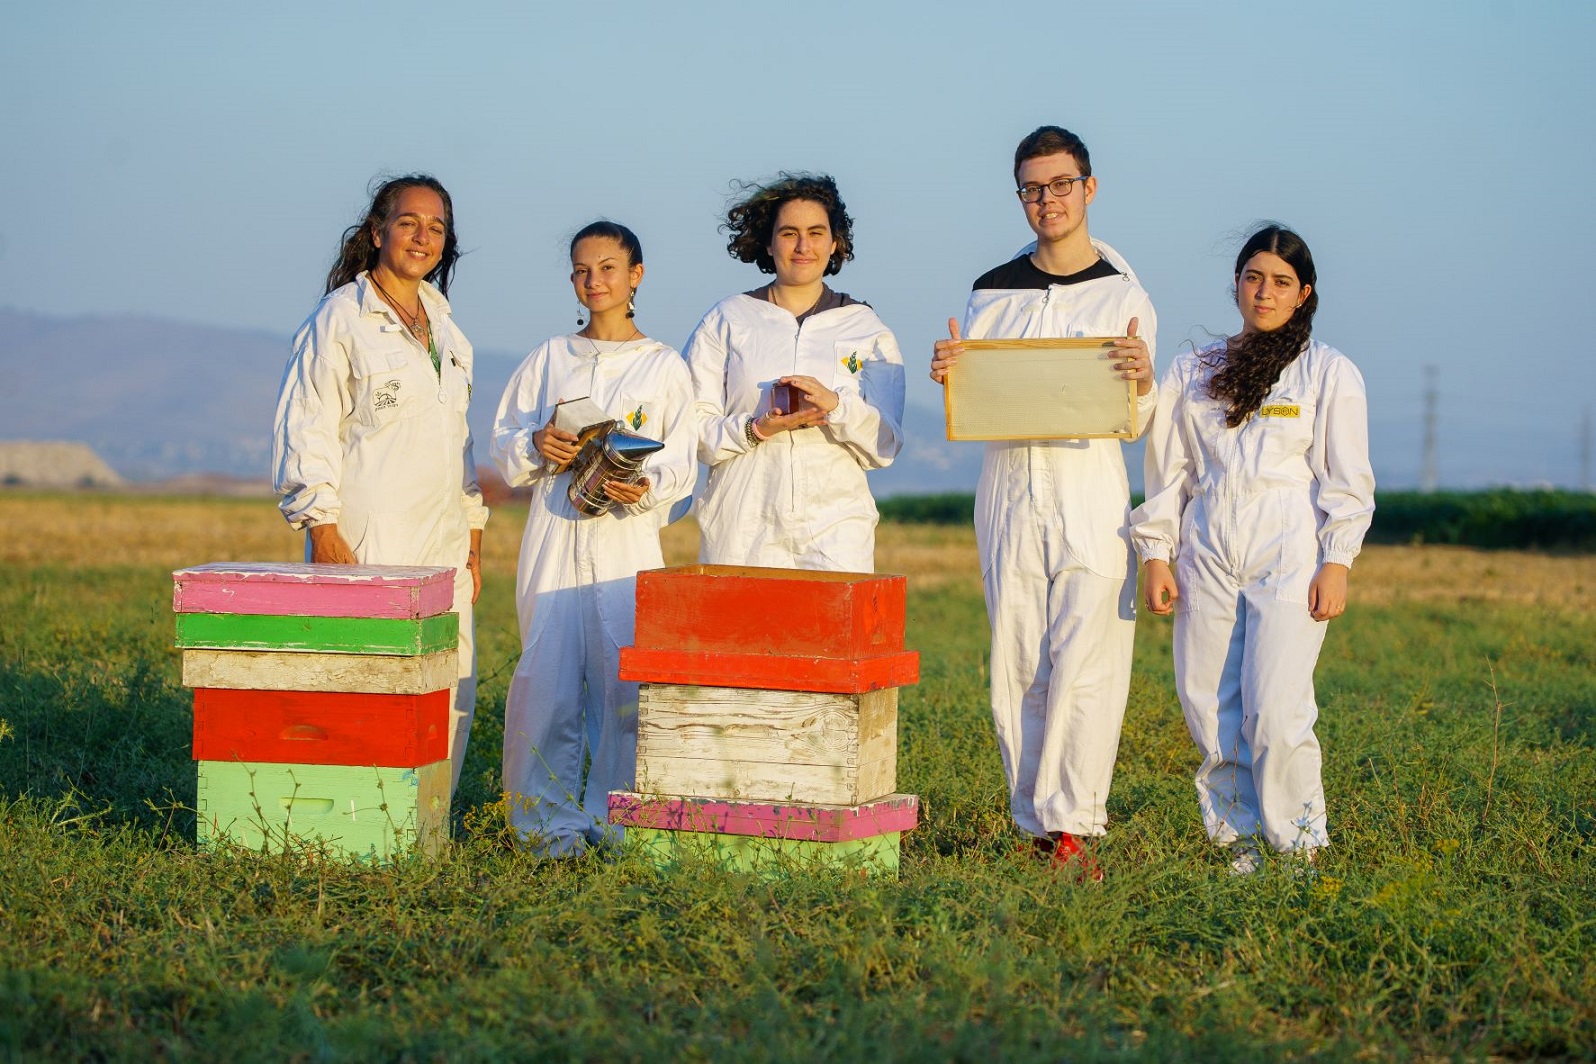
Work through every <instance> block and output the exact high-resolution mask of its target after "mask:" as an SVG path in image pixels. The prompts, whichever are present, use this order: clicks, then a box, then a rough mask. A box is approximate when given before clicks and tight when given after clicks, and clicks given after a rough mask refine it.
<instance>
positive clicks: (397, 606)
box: [172, 562, 454, 620]
mask: <svg viewBox="0 0 1596 1064" xmlns="http://www.w3.org/2000/svg"><path fill="white" fill-rule="evenodd" d="M453 608H454V570H453V569H450V568H440V567H435V566H400V565H318V564H314V563H311V562H213V563H211V564H209V565H196V566H194V567H193V568H190V569H179V570H177V571H176V572H174V573H173V574H172V611H173V612H174V613H228V614H245V615H273V616H292V617H377V618H388V619H394V620H420V619H424V618H427V617H435V616H437V615H438V614H442V613H448V612H449V611H450V610H451V609H453Z"/></svg>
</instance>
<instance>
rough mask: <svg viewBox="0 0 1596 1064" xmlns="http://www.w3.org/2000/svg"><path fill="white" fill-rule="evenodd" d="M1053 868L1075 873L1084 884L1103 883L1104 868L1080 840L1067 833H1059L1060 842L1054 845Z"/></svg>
mask: <svg viewBox="0 0 1596 1064" xmlns="http://www.w3.org/2000/svg"><path fill="white" fill-rule="evenodd" d="M1053 868H1054V869H1055V870H1057V871H1069V872H1073V873H1075V874H1076V875H1077V876H1078V877H1079V878H1080V879H1081V881H1082V882H1087V881H1090V882H1093V883H1101V882H1102V881H1103V866H1102V865H1100V864H1098V863H1097V859H1096V858H1095V857H1093V856H1092V854H1091V852H1090V851H1088V850H1087V849H1086V848H1085V847H1083V846H1082V845H1081V840H1080V839H1077V838H1076V837H1075V836H1074V835H1071V834H1070V833H1069V832H1067V831H1061V832H1059V836H1058V841H1057V842H1055V843H1054V844H1053Z"/></svg>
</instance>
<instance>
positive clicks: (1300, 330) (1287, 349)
mask: <svg viewBox="0 0 1596 1064" xmlns="http://www.w3.org/2000/svg"><path fill="white" fill-rule="evenodd" d="M1260 251H1267V252H1270V253H1272V254H1275V255H1279V256H1280V257H1281V258H1282V259H1284V260H1285V261H1286V263H1287V264H1288V265H1289V266H1290V267H1291V268H1292V269H1293V270H1295V271H1297V280H1298V281H1299V282H1300V283H1301V284H1302V285H1304V286H1306V287H1308V288H1309V291H1308V298H1307V299H1305V300H1303V302H1302V305H1301V306H1300V307H1298V308H1297V309H1296V310H1295V311H1293V312H1292V314H1291V317H1290V318H1288V319H1286V322H1285V324H1284V325H1281V326H1280V327H1279V328H1278V329H1271V330H1270V331H1268V332H1256V333H1251V334H1249V335H1245V336H1242V337H1240V338H1239V339H1235V340H1229V341H1226V343H1225V347H1224V349H1223V350H1222V351H1219V352H1218V353H1217V354H1216V357H1215V359H1214V361H1213V365H1215V366H1217V367H1218V369H1217V372H1215V373H1214V375H1213V377H1212V378H1211V379H1210V380H1209V382H1208V394H1209V395H1210V396H1212V397H1213V398H1214V399H1216V400H1218V401H1219V402H1221V403H1224V404H1225V424H1226V425H1229V426H1230V427H1231V428H1235V427H1236V426H1237V425H1240V424H1241V423H1242V422H1243V421H1246V420H1247V419H1248V418H1249V417H1251V416H1252V415H1253V414H1254V413H1255V412H1257V410H1258V408H1259V407H1260V406H1262V405H1263V401H1264V397H1265V396H1267V395H1268V394H1269V389H1271V388H1273V387H1274V386H1275V382H1277V381H1278V380H1280V374H1281V372H1282V371H1284V370H1285V368H1286V367H1287V366H1289V365H1291V363H1292V362H1294V361H1296V359H1297V356H1298V355H1300V354H1302V350H1303V348H1304V347H1306V346H1307V343H1308V338H1309V337H1310V336H1311V335H1312V333H1313V315H1314V311H1316V310H1318V309H1319V283H1318V281H1319V275H1318V274H1317V273H1316V272H1315V270H1314V268H1313V255H1312V253H1311V252H1309V251H1308V245H1307V243H1305V242H1304V241H1303V239H1302V237H1300V236H1298V235H1297V234H1296V233H1294V232H1292V231H1291V230H1290V229H1287V228H1286V227H1285V226H1283V225H1273V224H1271V225H1266V226H1264V227H1263V228H1262V229H1260V230H1258V231H1257V232H1256V233H1254V234H1253V235H1252V236H1250V237H1248V238H1247V242H1246V243H1245V244H1243V245H1242V246H1241V252H1240V253H1239V254H1238V255H1237V256H1236V275H1235V282H1234V283H1233V286H1232V289H1231V296H1232V298H1234V297H1235V294H1236V292H1235V287H1234V285H1239V284H1240V282H1241V271H1242V269H1243V267H1245V266H1246V265H1247V262H1248V260H1249V259H1251V258H1252V257H1253V256H1254V255H1256V254H1258V253H1259V252H1260Z"/></svg>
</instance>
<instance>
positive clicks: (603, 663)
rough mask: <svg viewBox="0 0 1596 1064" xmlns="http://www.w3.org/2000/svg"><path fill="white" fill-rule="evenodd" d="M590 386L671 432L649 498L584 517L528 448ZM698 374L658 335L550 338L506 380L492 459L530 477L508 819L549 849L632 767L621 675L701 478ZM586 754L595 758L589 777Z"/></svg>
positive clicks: (632, 714)
mask: <svg viewBox="0 0 1596 1064" xmlns="http://www.w3.org/2000/svg"><path fill="white" fill-rule="evenodd" d="M584 396H585V397H587V398H588V399H590V400H592V401H593V402H594V403H596V404H597V405H598V406H599V407H600V408H601V409H603V410H604V412H605V413H606V414H608V415H609V416H611V417H613V418H617V419H620V420H621V421H622V422H623V424H624V427H625V428H626V430H627V431H628V432H632V433H635V434H637V435H640V436H648V437H651V438H653V439H657V440H661V441H663V442H664V444H665V447H664V448H663V449H662V450H659V451H657V452H655V453H654V454H652V455H650V456H649V457H648V458H647V459H646V460H645V462H644V466H643V470H642V472H643V475H644V476H647V477H648V478H649V481H650V484H651V486H650V488H649V491H648V493H647V494H646V495H645V496H644V497H643V499H642V501H641V502H638V503H636V504H632V505H626V506H623V505H621V504H616V505H614V506H612V507H611V508H610V510H609V511H608V512H607V513H604V514H602V515H600V516H598V517H589V516H586V515H583V514H582V513H580V512H579V511H578V510H577V509H576V508H575V506H573V505H572V503H571V501H570V499H569V497H568V496H567V489H568V488H569V486H570V483H571V473H570V472H569V471H566V472H563V473H560V474H557V475H556V474H553V473H551V472H550V471H549V467H548V465H547V464H546V463H545V461H544V459H543V457H542V456H541V455H539V454H538V453H537V452H536V451H535V450H534V448H533V443H532V435H533V433H535V432H537V431H538V430H539V429H540V428H542V427H543V426H544V425H546V424H548V422H549V419H550V417H551V416H552V415H553V412H554V407H555V405H556V404H557V403H559V402H560V401H561V400H566V399H578V398H582V397H584ZM693 442H694V435H693V420H692V394H691V384H690V382H689V381H688V377H687V369H686V367H685V366H684V365H683V363H682V357H681V355H680V354H678V353H677V352H676V351H675V350H674V349H673V348H670V347H668V346H666V345H665V344H662V343H659V342H658V341H656V340H649V339H642V340H633V341H622V342H606V341H596V342H595V341H593V340H589V339H587V338H586V337H583V336H577V335H572V336H560V337H555V338H554V339H551V340H548V341H547V342H545V343H544V344H543V345H542V346H540V347H539V348H538V349H537V350H535V351H533V352H532V353H531V354H530V355H528V356H527V358H526V361H524V362H522V363H521V366H520V368H519V369H517V370H516V372H515V375H514V376H512V377H511V378H510V383H509V385H508V386H507V387H506V388H505V390H504V397H503V399H502V400H501V401H500V403H499V409H498V414H497V416H496V418H495V419H494V426H493V445H492V450H493V460H494V463H495V464H496V465H497V466H498V467H499V470H500V472H501V473H503V475H504V478H505V480H507V481H508V482H509V483H510V484H511V486H513V487H519V486H522V485H527V484H530V485H531V486H532V500H531V504H530V507H529V510H528V514H527V523H526V534H525V535H524V536H523V538H522V540H521V560H520V565H519V568H518V570H517V575H516V605H517V610H518V613H519V617H520V623H521V647H522V651H521V660H520V663H519V664H518V665H517V666H516V670H515V676H514V678H513V679H512V680H511V681H510V693H509V697H508V699H507V700H506V703H505V713H504V715H505V723H504V788H505V792H506V794H507V796H508V799H509V805H510V822H511V824H512V825H513V826H514V827H515V829H516V830H517V831H518V832H520V833H521V835H522V836H523V837H526V838H528V839H530V840H531V841H532V842H533V844H534V845H535V846H537V847H538V848H539V849H540V850H542V851H543V852H546V853H549V854H555V855H558V854H567V853H574V852H580V851H581V850H582V849H583V848H584V847H585V846H587V845H588V844H590V843H594V842H598V841H600V840H601V839H602V838H603V837H604V835H605V832H606V828H607V824H606V821H607V809H608V796H609V792H610V791H611V790H626V789H630V788H631V787H632V786H633V783H634V779H635V776H636V771H637V685H636V684H635V683H622V682H621V681H620V679H619V678H618V672H619V669H620V648H621V647H623V646H629V645H631V643H632V640H633V633H634V629H635V623H636V611H637V606H636V587H637V573H638V571H639V570H641V569H655V568H659V567H660V566H662V565H664V558H663V556H662V555H661V553H660V545H659V531H660V529H661V528H663V527H664V526H665V524H667V523H668V521H669V519H670V517H669V515H670V510H671V504H672V503H675V502H677V501H678V500H680V499H683V498H685V497H686V496H687V495H688V493H689V492H691V491H692V488H693V480H694V476H695V474H696V472H697V468H696V466H695V464H694V461H693ZM584 755H590V756H591V760H592V764H591V767H590V768H589V771H588V775H587V780H586V783H585V784H584V782H583V780H582V764H583V758H584Z"/></svg>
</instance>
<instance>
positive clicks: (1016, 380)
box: [942, 336, 1136, 440]
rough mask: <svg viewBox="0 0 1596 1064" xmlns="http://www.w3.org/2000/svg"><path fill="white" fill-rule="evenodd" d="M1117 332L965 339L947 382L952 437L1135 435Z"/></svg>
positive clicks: (1130, 386) (1131, 387)
mask: <svg viewBox="0 0 1596 1064" xmlns="http://www.w3.org/2000/svg"><path fill="white" fill-rule="evenodd" d="M1114 339H1115V338H1114V337H1107V336H1074V337H1066V338H1060V339H1047V340H966V341H964V354H963V355H961V356H959V361H958V362H956V363H955V364H954V366H953V369H952V371H951V372H950V373H949V374H948V377H947V387H946V388H945V389H944V390H943V396H942V400H943V406H944V408H945V411H946V414H947V424H948V439H950V440H1069V439H1110V438H1118V439H1133V438H1135V436H1136V392H1135V387H1136V386H1135V384H1134V383H1133V382H1131V381H1127V380H1122V379H1121V378H1120V375H1119V372H1118V371H1117V370H1115V369H1114V359H1113V357H1112V356H1113V352H1114Z"/></svg>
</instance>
